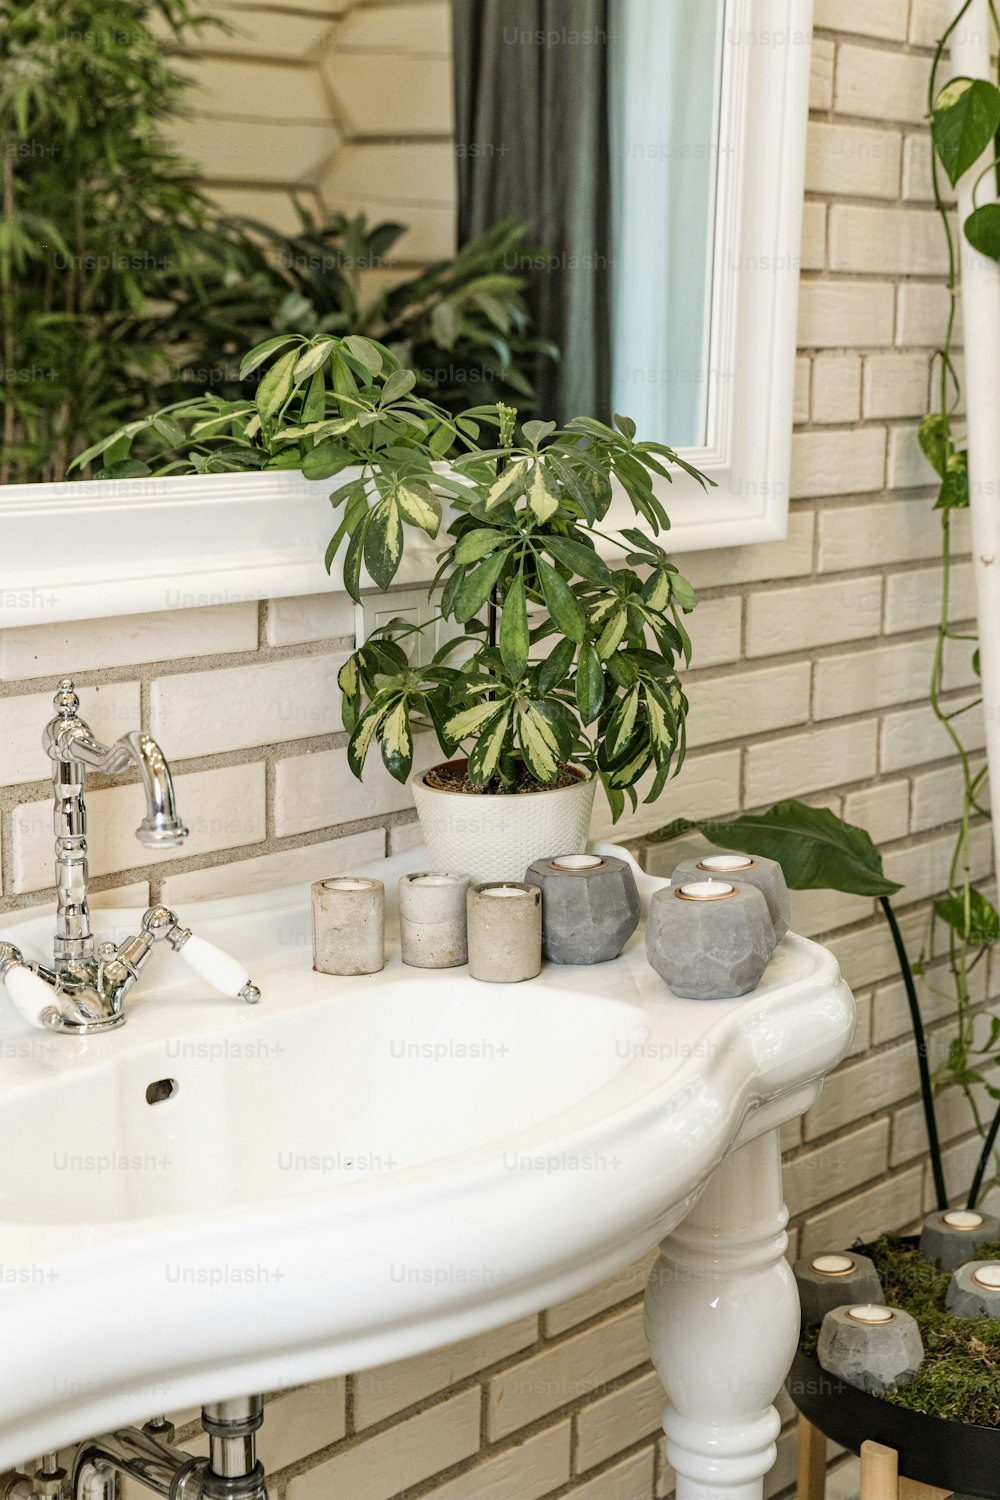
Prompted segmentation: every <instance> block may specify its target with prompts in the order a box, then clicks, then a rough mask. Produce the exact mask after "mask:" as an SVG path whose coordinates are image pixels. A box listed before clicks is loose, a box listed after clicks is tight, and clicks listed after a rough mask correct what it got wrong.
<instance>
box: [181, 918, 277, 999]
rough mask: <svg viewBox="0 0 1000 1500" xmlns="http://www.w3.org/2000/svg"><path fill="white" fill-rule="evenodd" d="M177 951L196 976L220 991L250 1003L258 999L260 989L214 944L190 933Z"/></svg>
mask: <svg viewBox="0 0 1000 1500" xmlns="http://www.w3.org/2000/svg"><path fill="white" fill-rule="evenodd" d="M177 952H178V953H179V954H180V956H181V958H183V960H184V962H185V963H186V964H187V965H188V968H190V969H193V970H194V972H195V973H196V974H197V975H198V977H199V979H204V981H205V983H206V984H210V985H211V986H212V988H213V990H218V991H219V993H220V994H223V995H230V996H231V997H232V998H233V999H234V1000H246V1001H247V1003H248V1004H250V1005H254V1004H256V1002H257V1001H258V1000H259V999H260V991H259V990H258V989H257V987H256V985H253V984H251V983H250V975H249V973H248V972H247V970H246V969H245V968H244V967H243V965H242V964H241V963H240V962H239V960H238V959H235V958H233V957H232V955H231V954H229V953H226V952H224V951H223V949H222V948H217V947H216V946H215V944H214V943H209V942H206V940H205V939H204V938H202V937H198V936H196V935H195V934H194V933H192V935H191V936H190V937H189V938H186V939H185V940H184V943H183V944H182V945H181V947H179V948H178V949H177Z"/></svg>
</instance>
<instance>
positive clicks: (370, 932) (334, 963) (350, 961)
mask: <svg viewBox="0 0 1000 1500" xmlns="http://www.w3.org/2000/svg"><path fill="white" fill-rule="evenodd" d="M312 912H313V966H314V967H315V968H316V969H318V970H319V972H320V973H321V974H377V973H378V972H379V970H380V969H384V968H385V887H384V886H383V884H382V882H381V880H373V879H370V878H369V877H368V876H366V875H335V876H333V877H332V878H331V879H329V880H317V881H316V882H315V883H314V885H313V888H312Z"/></svg>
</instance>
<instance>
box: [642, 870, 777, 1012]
mask: <svg viewBox="0 0 1000 1500" xmlns="http://www.w3.org/2000/svg"><path fill="white" fill-rule="evenodd" d="M773 951H774V927H773V925H772V923H771V918H770V915H769V913H768V910H767V902H766V901H765V899H764V896H763V894H762V893H761V892H760V891H759V890H757V888H756V887H755V886H752V885H737V884H735V882H730V881H728V880H709V879H702V880H690V881H686V882H685V883H684V884H683V885H671V886H667V887H663V888H661V889H660V890H658V891H654V892H653V895H652V897H651V899H650V903H649V915H648V917H647V919H646V957H647V958H648V960H649V962H650V964H651V965H652V967H653V968H654V969H655V970H656V972H657V973H658V974H659V975H660V977H661V978H662V979H665V980H666V981H667V983H668V984H669V986H670V988H671V989H672V990H673V992H674V994H675V995H681V996H683V997H684V998H685V999H688V1000H730V999H734V998H735V997H736V996H737V995H745V994H746V993H747V991H748V990H752V989H754V988H755V987H756V986H757V984H758V983H759V982H760V979H761V976H762V975H763V973H764V970H765V969H766V968H767V964H768V960H769V959H770V957H771V954H772V952H773Z"/></svg>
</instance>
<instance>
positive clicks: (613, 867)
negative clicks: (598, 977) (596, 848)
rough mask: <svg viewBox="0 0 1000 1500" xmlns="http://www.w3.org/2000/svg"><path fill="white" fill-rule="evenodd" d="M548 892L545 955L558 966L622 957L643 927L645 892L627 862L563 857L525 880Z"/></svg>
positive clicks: (540, 863)
mask: <svg viewBox="0 0 1000 1500" xmlns="http://www.w3.org/2000/svg"><path fill="white" fill-rule="evenodd" d="M524 878H525V880H526V881H527V882H528V883H529V885H537V886H538V887H539V888H540V889H541V892H542V952H543V953H544V955H545V957H546V958H547V959H548V960H549V961H550V962H551V963H554V964H603V963H607V962H608V960H609V959H612V958H617V957H618V955H619V953H620V952H621V951H622V949H623V948H624V946H625V944H626V943H627V942H628V940H629V938H630V937H631V936H632V934H633V932H634V931H635V929H636V928H637V927H638V925H639V892H638V890H637V888H636V883H635V876H634V875H633V874H632V867H631V866H630V865H629V864H628V863H627V861H625V860H624V859H615V858H614V857H613V856H612V855H610V854H609V855H601V854H557V855H554V856H553V857H552V858H551V859H536V860H535V863H534V864H533V865H529V866H528V868H527V871H526V872H525V876H524Z"/></svg>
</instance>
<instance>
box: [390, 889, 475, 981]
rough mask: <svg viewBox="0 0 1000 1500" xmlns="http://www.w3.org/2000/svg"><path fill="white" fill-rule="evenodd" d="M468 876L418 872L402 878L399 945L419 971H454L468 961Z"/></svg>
mask: <svg viewBox="0 0 1000 1500" xmlns="http://www.w3.org/2000/svg"><path fill="white" fill-rule="evenodd" d="M468 889H469V877H468V875H453V874H451V873H450V872H448V871H442V872H441V873H438V872H437V871H434V870H418V871H417V872H416V873H415V874H412V875H401V876H400V877H399V946H400V953H401V956H402V959H403V962H404V964H410V965H411V967H413V968H415V969H453V968H455V967H456V966H457V965H458V964H464V963H466V962H467V961H468V957H469V949H468V943H467V940H466V921H467V918H466V893H467V891H468Z"/></svg>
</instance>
